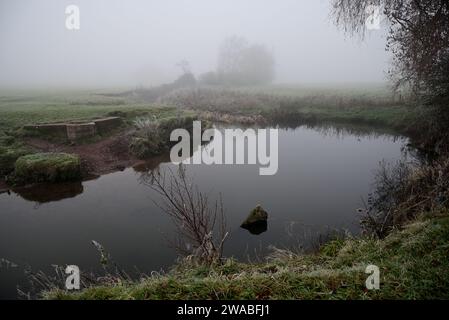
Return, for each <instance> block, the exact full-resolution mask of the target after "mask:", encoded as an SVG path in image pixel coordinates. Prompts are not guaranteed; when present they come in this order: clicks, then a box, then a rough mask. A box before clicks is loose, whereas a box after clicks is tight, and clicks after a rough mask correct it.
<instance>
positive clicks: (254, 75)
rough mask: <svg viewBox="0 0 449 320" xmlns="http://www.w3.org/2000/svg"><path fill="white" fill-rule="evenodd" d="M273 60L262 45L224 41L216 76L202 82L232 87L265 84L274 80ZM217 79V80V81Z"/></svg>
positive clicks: (242, 40) (233, 40)
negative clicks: (219, 83)
mask: <svg viewBox="0 0 449 320" xmlns="http://www.w3.org/2000/svg"><path fill="white" fill-rule="evenodd" d="M274 67H275V59H274V56H273V54H272V52H270V51H269V50H268V49H267V48H266V47H265V46H264V45H261V44H252V45H249V43H248V41H247V40H246V39H245V38H241V37H237V36H233V37H229V38H227V39H225V40H224V42H223V44H222V45H221V47H220V51H219V56H218V68H217V74H208V75H207V76H206V79H204V76H203V80H206V81H210V82H212V83H213V82H217V81H218V82H224V84H232V85H257V84H267V83H271V82H272V81H273V80H274V74H275V72H274ZM217 78H218V79H217Z"/></svg>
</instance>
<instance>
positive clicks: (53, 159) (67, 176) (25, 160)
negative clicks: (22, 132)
mask: <svg viewBox="0 0 449 320" xmlns="http://www.w3.org/2000/svg"><path fill="white" fill-rule="evenodd" d="M77 179H81V167H80V159H79V157H78V156H77V155H73V154H67V153H34V154H28V155H25V156H22V157H20V158H18V159H17V161H16V163H15V169H14V180H17V181H19V182H61V181H70V180H77Z"/></svg>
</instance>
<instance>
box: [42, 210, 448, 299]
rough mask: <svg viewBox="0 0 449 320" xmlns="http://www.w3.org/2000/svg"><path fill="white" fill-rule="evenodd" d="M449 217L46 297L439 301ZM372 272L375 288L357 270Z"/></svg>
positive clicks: (444, 289) (444, 290)
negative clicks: (376, 235) (259, 259)
mask: <svg viewBox="0 0 449 320" xmlns="http://www.w3.org/2000/svg"><path fill="white" fill-rule="evenodd" d="M448 243H449V217H448V215H447V212H445V213H443V214H440V215H439V216H438V217H433V218H429V219H422V220H419V221H416V222H414V223H412V224H409V225H407V226H405V228H404V229H403V230H401V231H399V230H398V231H394V232H392V233H391V234H390V235H389V236H388V237H387V238H385V239H384V240H375V239H370V238H361V239H346V240H335V241H333V242H330V243H328V244H326V245H324V246H323V247H322V248H321V250H320V252H319V253H317V254H313V255H300V254H293V253H291V252H285V251H277V252H275V253H274V254H273V256H272V257H271V259H270V260H268V261H267V262H266V263H260V264H245V263H238V262H236V261H234V260H228V261H227V262H226V263H225V264H223V265H221V266H215V267H207V266H189V265H186V264H184V265H183V264H181V265H179V266H177V267H176V268H175V269H173V270H172V271H171V272H170V273H169V274H167V275H162V276H154V277H149V278H146V279H143V280H141V281H138V282H134V283H132V282H131V283H129V282H128V283H127V282H125V283H120V284H116V285H105V286H96V287H90V288H87V289H84V290H82V291H81V292H78V293H69V292H67V291H63V290H59V289H55V290H53V291H49V292H45V293H44V298H46V299H434V298H435V299H442V298H446V299H447V298H449V273H448V271H449V245H448ZM369 264H374V265H377V266H378V267H379V268H380V289H379V290H367V289H366V288H365V280H366V278H367V276H368V275H367V274H365V268H366V266H367V265H369Z"/></svg>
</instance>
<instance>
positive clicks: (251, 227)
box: [240, 205, 268, 234]
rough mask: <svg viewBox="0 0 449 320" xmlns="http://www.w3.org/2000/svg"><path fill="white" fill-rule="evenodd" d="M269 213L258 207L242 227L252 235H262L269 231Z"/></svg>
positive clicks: (252, 211)
mask: <svg viewBox="0 0 449 320" xmlns="http://www.w3.org/2000/svg"><path fill="white" fill-rule="evenodd" d="M267 219H268V213H267V212H266V211H265V210H264V209H263V208H262V207H261V206H260V205H257V206H256V207H255V208H254V209H253V210H251V212H250V214H249V215H248V217H247V218H246V220H245V221H243V223H242V224H241V225H240V227H241V228H244V229H247V230H248V231H249V232H251V233H252V234H260V233H262V232H265V231H267Z"/></svg>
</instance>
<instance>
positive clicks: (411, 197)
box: [361, 159, 449, 238]
mask: <svg viewBox="0 0 449 320" xmlns="http://www.w3.org/2000/svg"><path fill="white" fill-rule="evenodd" d="M448 197H449V160H448V159H442V160H439V161H436V162H434V163H432V164H431V165H421V166H419V167H414V166H412V165H411V164H408V163H406V162H405V161H398V162H397V163H396V164H395V165H389V164H387V163H386V162H385V161H383V162H381V163H380V168H379V170H378V172H377V175H376V180H375V191H374V192H373V193H372V194H370V195H369V197H368V202H367V203H366V204H365V209H363V210H361V213H362V214H363V217H362V219H361V225H362V228H363V230H364V231H365V232H366V233H369V234H372V235H375V236H377V237H379V238H383V237H385V236H386V235H387V234H388V233H389V232H390V231H391V229H393V228H397V227H401V226H402V225H404V224H405V223H406V222H408V221H410V220H412V219H414V218H416V217H417V216H419V215H425V214H426V213H427V212H438V210H439V209H441V208H446V207H447V206H448Z"/></svg>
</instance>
